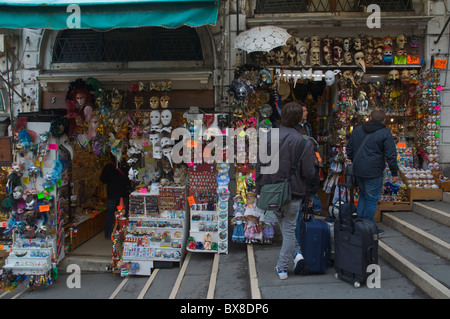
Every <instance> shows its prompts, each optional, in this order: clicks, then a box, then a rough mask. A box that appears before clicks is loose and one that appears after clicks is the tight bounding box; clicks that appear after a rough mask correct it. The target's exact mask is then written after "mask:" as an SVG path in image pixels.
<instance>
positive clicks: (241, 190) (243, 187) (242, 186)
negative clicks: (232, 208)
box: [236, 172, 248, 204]
mask: <svg viewBox="0 0 450 319" xmlns="http://www.w3.org/2000/svg"><path fill="white" fill-rule="evenodd" d="M247 188H248V187H247V182H246V180H245V176H242V173H241V172H239V174H238V176H237V179H236V193H237V194H239V195H241V196H242V202H243V203H244V204H247V199H246V196H245V194H246V192H247Z"/></svg>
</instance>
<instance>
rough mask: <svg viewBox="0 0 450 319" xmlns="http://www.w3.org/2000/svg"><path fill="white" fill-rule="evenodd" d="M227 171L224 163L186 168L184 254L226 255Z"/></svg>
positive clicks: (193, 164) (195, 165) (228, 178)
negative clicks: (187, 223)
mask: <svg viewBox="0 0 450 319" xmlns="http://www.w3.org/2000/svg"><path fill="white" fill-rule="evenodd" d="M228 171H229V165H228V164H225V163H220V164H219V163H218V164H207V163H202V164H195V163H192V164H191V165H190V166H189V197H188V200H189V206H190V230H189V238H188V240H187V250H188V251H192V252H206V253H208V252H210V253H227V252H228V199H229V197H230V192H229V190H228V184H229V182H230V177H229V175H228Z"/></svg>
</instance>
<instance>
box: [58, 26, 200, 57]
mask: <svg viewBox="0 0 450 319" xmlns="http://www.w3.org/2000/svg"><path fill="white" fill-rule="evenodd" d="M200 60H203V51H202V47H201V42H200V38H199V36H198V34H197V32H196V31H195V29H193V28H189V27H180V28H178V29H166V28H159V27H155V28H136V29H116V30H112V31H109V32H97V31H93V30H65V31H62V33H61V34H60V36H59V37H58V38H57V39H56V41H55V44H54V48H53V55H52V62H54V63H77V62H130V61H200Z"/></svg>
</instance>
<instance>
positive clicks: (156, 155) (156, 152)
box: [153, 145, 163, 159]
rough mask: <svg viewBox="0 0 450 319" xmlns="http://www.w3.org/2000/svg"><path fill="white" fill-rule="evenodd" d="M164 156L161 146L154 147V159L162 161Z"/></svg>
mask: <svg viewBox="0 0 450 319" xmlns="http://www.w3.org/2000/svg"><path fill="white" fill-rule="evenodd" d="M162 156H163V154H162V148H161V146H159V145H157V146H154V147H153V158H156V159H162Z"/></svg>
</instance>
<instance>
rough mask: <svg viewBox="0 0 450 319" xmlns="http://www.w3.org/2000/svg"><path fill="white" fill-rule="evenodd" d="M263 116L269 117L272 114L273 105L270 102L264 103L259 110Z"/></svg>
mask: <svg viewBox="0 0 450 319" xmlns="http://www.w3.org/2000/svg"><path fill="white" fill-rule="evenodd" d="M259 112H260V114H261V116H262V117H263V118H269V117H270V116H271V115H272V112H273V110H272V106H270V105H269V104H264V105H263V106H262V107H261V110H260V111H259Z"/></svg>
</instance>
